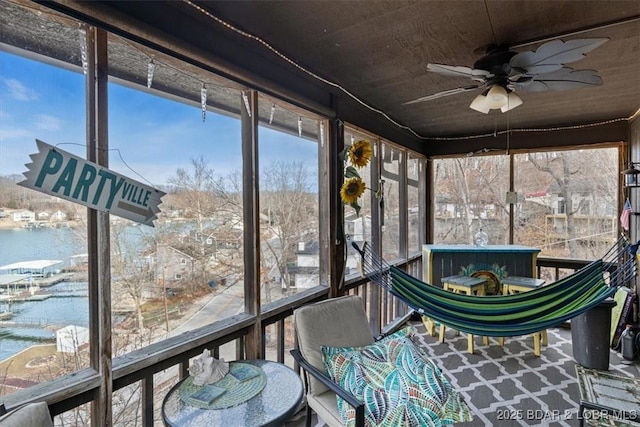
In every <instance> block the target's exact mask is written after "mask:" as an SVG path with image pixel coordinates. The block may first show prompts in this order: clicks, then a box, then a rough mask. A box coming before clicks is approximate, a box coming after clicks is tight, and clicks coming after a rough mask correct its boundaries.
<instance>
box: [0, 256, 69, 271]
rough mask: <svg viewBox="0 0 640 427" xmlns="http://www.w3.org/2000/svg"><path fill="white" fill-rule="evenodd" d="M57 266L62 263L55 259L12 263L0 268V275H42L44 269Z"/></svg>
mask: <svg viewBox="0 0 640 427" xmlns="http://www.w3.org/2000/svg"><path fill="white" fill-rule="evenodd" d="M57 264H62V261H61V260H56V259H39V260H35V261H21V262H14V263H13V264H8V265H3V266H2V267H0V273H2V272H9V273H18V274H24V273H25V272H27V273H28V272H31V273H42V272H43V271H44V270H45V269H47V268H49V267H53V266H54V265H57Z"/></svg>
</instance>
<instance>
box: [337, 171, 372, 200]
mask: <svg viewBox="0 0 640 427" xmlns="http://www.w3.org/2000/svg"><path fill="white" fill-rule="evenodd" d="M365 189H366V186H365V184H364V181H363V180H362V179H360V178H358V177H354V178H349V179H347V180H345V181H344V184H342V188H341V189H340V198H341V199H342V201H343V202H344V203H346V204H348V205H351V204H353V203H356V202H357V201H358V198H359V197H360V196H362V193H364V190H365Z"/></svg>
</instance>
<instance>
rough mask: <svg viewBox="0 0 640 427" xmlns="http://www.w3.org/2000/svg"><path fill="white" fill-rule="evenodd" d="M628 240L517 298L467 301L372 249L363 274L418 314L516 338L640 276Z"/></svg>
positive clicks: (594, 302) (551, 324) (363, 253)
mask: <svg viewBox="0 0 640 427" xmlns="http://www.w3.org/2000/svg"><path fill="white" fill-rule="evenodd" d="M639 244H640V242H638V243H636V244H634V245H631V244H629V242H628V241H627V239H626V238H624V236H622V237H620V238H619V239H618V241H616V243H615V244H614V245H613V246H612V247H611V248H610V249H609V250H608V251H607V252H606V254H605V255H604V256H603V257H602V258H601V259H598V260H595V261H593V262H591V263H590V264H588V265H587V266H585V267H583V268H581V269H580V270H577V271H576V272H574V273H572V274H571V275H569V276H567V277H564V278H562V279H560V280H558V281H556V282H553V283H551V284H549V285H546V286H541V287H540V288H537V289H533V290H531V291H528V292H522V293H519V294H511V295H490V296H478V295H465V294H458V293H454V292H449V291H446V290H444V289H442V288H440V287H438V286H434V285H431V284H429V283H426V282H423V281H421V280H419V279H417V278H415V277H413V276H410V275H409V274H407V273H405V272H404V271H402V270H400V269H399V268H397V267H394V266H391V265H389V264H387V263H386V261H384V260H383V259H382V258H381V257H380V256H378V255H377V254H376V253H374V252H373V251H372V249H371V247H370V245H368V244H367V243H365V244H364V245H363V248H362V249H361V248H360V247H359V246H358V245H357V244H355V243H352V246H353V247H354V248H355V249H356V250H357V251H358V252H359V253H360V255H361V256H362V267H363V273H364V274H365V276H366V277H367V278H369V280H371V281H372V282H373V283H376V284H377V285H379V286H381V287H383V288H385V289H386V290H387V291H388V292H390V293H391V294H392V295H394V296H395V297H397V298H398V299H400V300H401V301H403V302H404V303H406V304H407V305H408V306H409V307H411V308H412V309H414V310H415V311H417V312H418V313H420V314H422V315H424V316H427V317H429V318H431V319H433V320H435V321H438V322H441V323H443V324H445V325H447V326H449V327H451V328H454V329H457V330H459V331H463V332H466V333H468V334H473V335H481V336H493V337H511V336H520V335H528V334H533V333H536V332H539V331H542V330H544V329H547V328H550V327H555V326H557V325H559V324H560V323H563V322H565V321H567V320H569V319H571V318H573V317H575V316H578V315H580V314H582V313H584V312H585V311H587V310H589V309H591V308H593V307H595V306H597V305H598V304H600V303H601V302H602V301H604V300H605V299H607V298H609V297H611V296H612V295H613V294H614V293H615V292H616V291H617V290H618V288H619V287H621V286H625V285H626V284H627V283H629V281H630V280H631V279H632V278H633V277H635V275H636V263H637V260H636V252H637V250H638V245H639Z"/></svg>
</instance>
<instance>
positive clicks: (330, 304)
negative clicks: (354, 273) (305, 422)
mask: <svg viewBox="0 0 640 427" xmlns="http://www.w3.org/2000/svg"><path fill="white" fill-rule="evenodd" d="M293 320H294V323H295V330H296V335H297V338H298V347H299V348H300V352H301V353H302V356H303V357H304V358H305V359H306V360H307V361H308V362H309V363H311V364H312V365H313V366H315V367H316V368H317V369H319V370H320V371H323V370H324V365H323V362H322V352H321V351H320V347H321V346H330V347H344V346H365V345H368V344H371V343H372V342H373V334H372V333H371V329H370V327H369V320H368V319H367V315H366V313H365V311H364V303H363V301H362V298H360V297H359V296H356V295H348V296H344V297H339V298H331V299H328V300H326V301H321V302H319V303H315V304H309V305H306V306H303V307H300V308H298V309H297V310H296V311H295V312H294V313H293ZM327 390H328V388H327V387H325V386H324V385H323V384H321V383H320V382H318V381H315V380H314V379H313V378H311V379H310V382H309V392H310V393H311V394H312V395H318V394H321V393H324V392H325V391H327Z"/></svg>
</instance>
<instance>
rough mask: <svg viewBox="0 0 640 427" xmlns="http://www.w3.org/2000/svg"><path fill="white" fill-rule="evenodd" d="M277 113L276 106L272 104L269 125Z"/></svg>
mask: <svg viewBox="0 0 640 427" xmlns="http://www.w3.org/2000/svg"><path fill="white" fill-rule="evenodd" d="M275 113H276V104H275V103H273V104H271V113H270V114H269V124H271V123H272V122H273V115H274V114H275Z"/></svg>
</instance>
